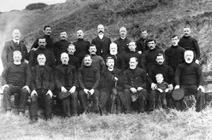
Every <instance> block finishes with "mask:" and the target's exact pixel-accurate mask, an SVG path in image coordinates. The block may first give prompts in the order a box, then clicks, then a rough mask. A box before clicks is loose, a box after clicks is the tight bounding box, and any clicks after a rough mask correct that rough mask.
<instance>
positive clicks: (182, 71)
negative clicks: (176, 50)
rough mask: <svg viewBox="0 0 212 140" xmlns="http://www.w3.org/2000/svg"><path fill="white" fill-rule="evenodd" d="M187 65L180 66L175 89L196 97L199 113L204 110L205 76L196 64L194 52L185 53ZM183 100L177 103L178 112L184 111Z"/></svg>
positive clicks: (187, 51) (176, 75)
mask: <svg viewBox="0 0 212 140" xmlns="http://www.w3.org/2000/svg"><path fill="white" fill-rule="evenodd" d="M184 59H185V63H182V64H180V65H178V67H177V70H176V72H175V83H176V86H175V89H179V88H180V89H182V90H183V91H184V92H185V96H188V95H194V96H195V99H196V111H197V112H199V111H201V110H202V108H203V103H204V92H205V89H204V87H203V75H202V70H201V67H200V66H199V65H198V64H196V63H194V52H193V51H191V50H186V51H185V53H184ZM182 101H183V99H181V100H179V101H176V107H177V109H178V110H182V108H181V105H182Z"/></svg>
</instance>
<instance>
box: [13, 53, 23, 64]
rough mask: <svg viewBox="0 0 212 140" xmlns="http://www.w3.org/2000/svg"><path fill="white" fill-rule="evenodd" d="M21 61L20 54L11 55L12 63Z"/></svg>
mask: <svg viewBox="0 0 212 140" xmlns="http://www.w3.org/2000/svg"><path fill="white" fill-rule="evenodd" d="M21 59H22V55H21V53H16V54H14V55H13V60H14V62H21Z"/></svg>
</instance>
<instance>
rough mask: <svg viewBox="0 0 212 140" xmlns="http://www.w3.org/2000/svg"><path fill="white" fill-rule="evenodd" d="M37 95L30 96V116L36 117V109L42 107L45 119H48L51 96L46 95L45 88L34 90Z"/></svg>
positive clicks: (50, 110)
mask: <svg viewBox="0 0 212 140" xmlns="http://www.w3.org/2000/svg"><path fill="white" fill-rule="evenodd" d="M36 91H37V94H38V95H33V96H31V105H30V117H31V119H35V120H37V119H38V109H44V117H45V119H50V118H51V115H52V98H51V97H50V95H46V93H47V91H48V90H46V89H38V90H36Z"/></svg>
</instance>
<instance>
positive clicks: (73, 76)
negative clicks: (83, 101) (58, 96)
mask: <svg viewBox="0 0 212 140" xmlns="http://www.w3.org/2000/svg"><path fill="white" fill-rule="evenodd" d="M65 67H67V71H66V68H65ZM55 84H56V87H57V88H58V89H60V88H61V87H62V86H64V87H65V88H68V89H70V88H71V87H73V86H76V87H78V78H77V71H76V68H75V67H74V66H71V65H67V66H63V65H62V64H60V65H58V66H56V67H55Z"/></svg>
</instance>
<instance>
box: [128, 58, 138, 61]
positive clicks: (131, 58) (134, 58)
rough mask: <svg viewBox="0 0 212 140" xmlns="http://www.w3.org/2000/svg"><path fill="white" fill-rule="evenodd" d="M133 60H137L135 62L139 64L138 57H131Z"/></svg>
mask: <svg viewBox="0 0 212 140" xmlns="http://www.w3.org/2000/svg"><path fill="white" fill-rule="evenodd" d="M131 59H135V61H136V62H138V59H137V58H136V57H130V60H131Z"/></svg>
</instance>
